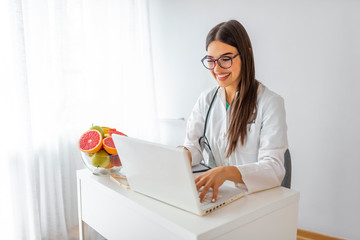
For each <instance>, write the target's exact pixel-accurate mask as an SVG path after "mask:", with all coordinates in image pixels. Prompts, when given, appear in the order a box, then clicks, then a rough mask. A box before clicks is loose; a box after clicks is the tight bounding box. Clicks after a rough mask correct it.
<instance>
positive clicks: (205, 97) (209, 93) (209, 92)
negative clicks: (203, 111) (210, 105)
mask: <svg viewBox="0 0 360 240" xmlns="http://www.w3.org/2000/svg"><path fill="white" fill-rule="evenodd" d="M217 89H218V86H215V87H209V88H206V89H205V90H203V91H202V92H201V94H200V97H199V98H200V99H201V100H202V101H204V102H210V101H211V99H212V98H213V97H214V94H215V92H216V90H217Z"/></svg>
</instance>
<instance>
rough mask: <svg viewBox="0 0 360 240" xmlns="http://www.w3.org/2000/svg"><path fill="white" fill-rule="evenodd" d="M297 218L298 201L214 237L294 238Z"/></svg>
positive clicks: (249, 238)
mask: <svg viewBox="0 0 360 240" xmlns="http://www.w3.org/2000/svg"><path fill="white" fill-rule="evenodd" d="M297 219H298V201H297V202H294V203H292V204H290V205H288V206H286V207H284V208H281V209H279V210H276V211H274V212H272V213H269V214H267V215H265V216H263V217H261V218H259V219H257V220H255V221H252V222H250V223H248V224H246V225H244V226H242V227H240V228H237V229H235V230H233V231H231V232H229V233H226V234H224V235H222V236H220V237H218V238H215V239H217V240H232V239H247V240H259V239H276V240H296V231H297Z"/></svg>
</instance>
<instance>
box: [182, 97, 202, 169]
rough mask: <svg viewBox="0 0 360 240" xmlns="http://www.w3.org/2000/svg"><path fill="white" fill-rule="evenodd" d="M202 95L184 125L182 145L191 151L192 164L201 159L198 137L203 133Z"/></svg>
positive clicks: (197, 162)
mask: <svg viewBox="0 0 360 240" xmlns="http://www.w3.org/2000/svg"><path fill="white" fill-rule="evenodd" d="M203 107H204V97H203V96H202V95H201V96H200V97H199V99H198V100H197V102H196V104H195V106H194V108H193V110H192V112H191V114H190V116H189V119H188V121H187V125H186V136H185V142H184V146H185V147H186V148H187V149H188V150H189V151H190V152H191V158H192V165H193V166H194V165H197V164H199V163H200V162H201V160H202V158H203V157H202V154H201V150H200V145H199V138H200V137H201V136H202V134H203V129H204V124H205V120H204V117H203Z"/></svg>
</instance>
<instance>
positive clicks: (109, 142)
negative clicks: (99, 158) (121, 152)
mask: <svg viewBox="0 0 360 240" xmlns="http://www.w3.org/2000/svg"><path fill="white" fill-rule="evenodd" d="M103 147H104V149H105V151H107V152H108V153H109V154H111V155H116V154H117V151H116V148H115V144H114V141H113V139H112V137H107V138H104V140H103Z"/></svg>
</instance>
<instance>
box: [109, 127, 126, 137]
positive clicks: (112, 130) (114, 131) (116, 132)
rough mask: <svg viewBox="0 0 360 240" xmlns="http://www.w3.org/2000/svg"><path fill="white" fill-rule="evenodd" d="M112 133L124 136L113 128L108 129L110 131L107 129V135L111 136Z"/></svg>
mask: <svg viewBox="0 0 360 240" xmlns="http://www.w3.org/2000/svg"><path fill="white" fill-rule="evenodd" d="M113 133H115V134H119V135H123V136H126V134H124V133H122V132H119V131H117V130H116V129H115V128H110V129H109V134H110V136H111V135H112V134H113Z"/></svg>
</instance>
